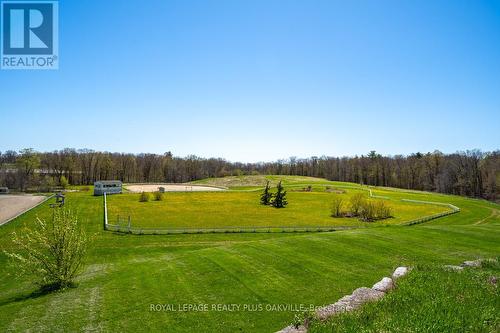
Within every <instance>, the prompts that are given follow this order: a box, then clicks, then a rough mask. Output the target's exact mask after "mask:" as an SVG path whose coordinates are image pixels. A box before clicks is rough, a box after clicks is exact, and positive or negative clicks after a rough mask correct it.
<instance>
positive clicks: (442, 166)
mask: <svg viewBox="0 0 500 333" xmlns="http://www.w3.org/2000/svg"><path fill="white" fill-rule="evenodd" d="M257 174H281V175H300V176H313V177H322V178H326V179H329V180H338V181H347V182H355V183H361V184H368V185H377V186H391V187H399V188H404V189H415V190H426V191H435V192H441V193H450V194H458V195H463V196H469V197H478V198H486V199H489V200H493V201H499V199H500V193H499V192H500V151H498V150H497V151H494V152H490V153H484V152H481V151H478V150H473V151H466V152H457V153H454V154H443V153H441V152H439V151H435V152H432V153H425V154H422V153H415V154H411V155H408V156H403V155H395V156H382V155H380V154H377V153H376V152H375V151H372V152H370V153H369V154H367V155H361V156H354V157H327V156H322V157H310V158H296V157H291V158H289V159H287V160H278V161H276V162H262V163H235V162H228V161H226V160H224V159H221V158H200V157H197V156H187V157H175V156H173V155H172V153H170V152H167V153H165V154H163V155H159V154H137V155H134V154H125V153H109V152H98V151H93V150H89V149H79V150H76V149H69V148H67V149H63V150H59V151H53V152H43V153H42V152H36V151H34V150H33V149H24V150H21V151H19V152H15V151H6V152H3V153H2V152H0V186H7V187H9V188H13V189H19V190H37V191H43V190H48V189H51V188H53V187H54V186H57V185H59V184H60V182H61V179H64V181H66V180H67V181H69V183H70V184H72V185H90V184H92V183H93V182H94V181H95V180H102V179H119V180H122V181H124V182H173V183H177V182H187V181H192V180H196V179H202V178H207V177H223V176H230V175H257Z"/></svg>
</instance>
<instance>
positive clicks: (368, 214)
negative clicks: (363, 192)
mask: <svg viewBox="0 0 500 333" xmlns="http://www.w3.org/2000/svg"><path fill="white" fill-rule="evenodd" d="M359 217H360V219H361V220H362V221H366V222H369V221H373V220H375V205H374V204H373V201H370V200H365V201H364V202H363V203H362V205H361V209H360V211H359Z"/></svg>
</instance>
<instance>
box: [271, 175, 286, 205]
mask: <svg viewBox="0 0 500 333" xmlns="http://www.w3.org/2000/svg"><path fill="white" fill-rule="evenodd" d="M271 204H272V205H273V207H275V208H285V206H286V205H288V201H286V191H285V189H284V188H283V186H281V181H280V182H279V183H278V187H277V188H276V194H275V195H274V199H273V201H272V203H271Z"/></svg>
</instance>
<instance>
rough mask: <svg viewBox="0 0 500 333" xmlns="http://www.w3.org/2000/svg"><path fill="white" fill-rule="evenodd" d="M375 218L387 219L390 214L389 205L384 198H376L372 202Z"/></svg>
mask: <svg viewBox="0 0 500 333" xmlns="http://www.w3.org/2000/svg"><path fill="white" fill-rule="evenodd" d="M374 209H375V218H376V219H377V220H382V219H387V218H389V217H391V216H392V214H391V213H392V212H391V207H389V206H388V205H387V203H386V202H385V201H384V200H377V201H375V203H374Z"/></svg>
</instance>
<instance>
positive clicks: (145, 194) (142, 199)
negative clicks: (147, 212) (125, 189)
mask: <svg viewBox="0 0 500 333" xmlns="http://www.w3.org/2000/svg"><path fill="white" fill-rule="evenodd" d="M150 199H151V196H150V195H149V193H148V192H142V193H141V196H140V197H139V201H140V202H148V201H149V200H150Z"/></svg>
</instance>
